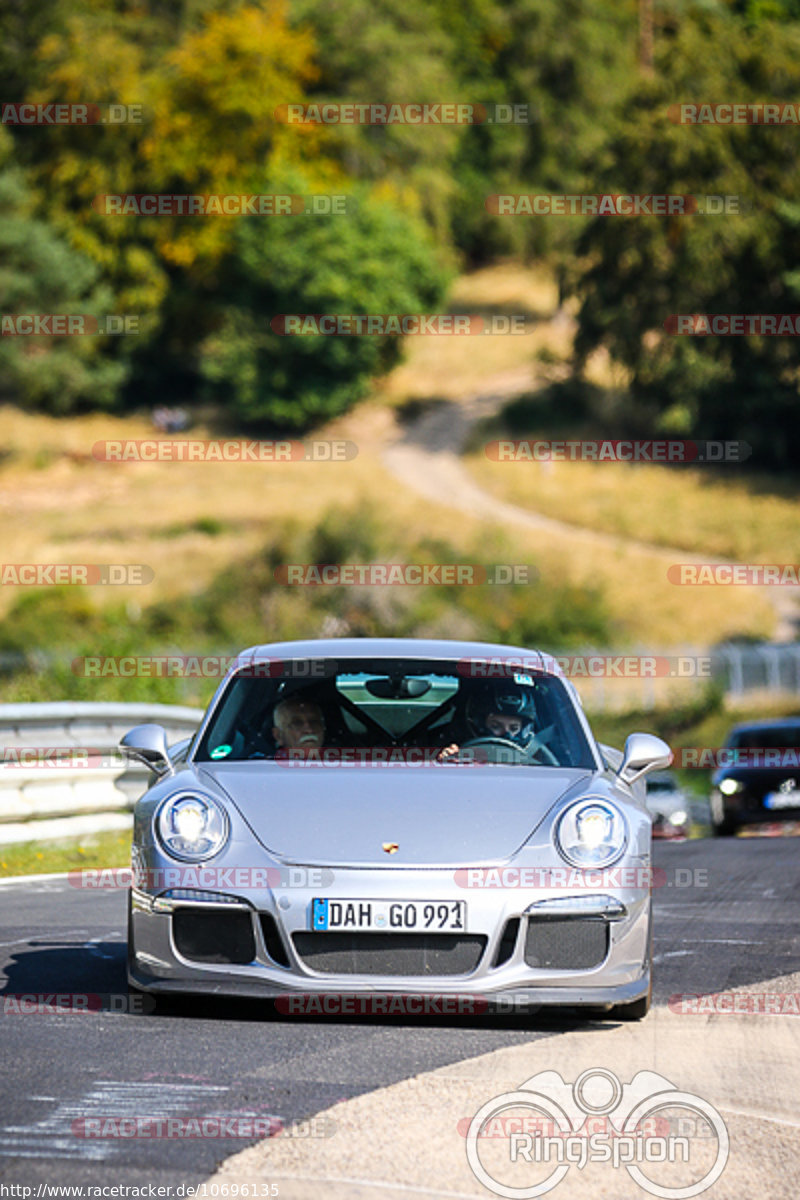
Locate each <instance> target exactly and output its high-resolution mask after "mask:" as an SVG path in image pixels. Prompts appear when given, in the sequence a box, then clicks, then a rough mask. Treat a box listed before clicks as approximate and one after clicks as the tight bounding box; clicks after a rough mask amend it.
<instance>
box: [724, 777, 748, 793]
mask: <svg viewBox="0 0 800 1200" xmlns="http://www.w3.org/2000/svg"><path fill="white" fill-rule="evenodd" d="M719 790H720V791H721V792H722V794H723V796H733V795H735V794H736V792H742V791H744V784H743V783H742V782H741V780H739V779H723V780H722V781H721V782H720V785H719Z"/></svg>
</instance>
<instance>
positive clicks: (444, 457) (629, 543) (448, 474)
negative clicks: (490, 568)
mask: <svg viewBox="0 0 800 1200" xmlns="http://www.w3.org/2000/svg"><path fill="white" fill-rule="evenodd" d="M535 386H536V380H535V378H534V376H533V372H532V370H525V371H516V372H513V373H512V372H509V373H508V374H506V375H503V376H499V377H498V378H497V380H496V383H495V386H494V387H493V388H492V389H491V390H487V391H483V392H481V393H476V394H474V395H471V396H467V397H465V399H464V400H463V401H461V402H459V403H452V402H446V403H442V404H437V405H436V406H435V407H433V408H431V409H430V410H429V411H427V412H425V413H423V414H422V415H421V416H420V417H418V418H417V419H416V420H414V421H412V422H411V423H410V424H409V425H408V426H406V427H405V429H404V430H403V432H402V434H401V435H400V436H399V437H398V438H396V439H395V440H394V441H393V442H392V443H391V444H390V445H388V446H387V447H386V449H385V450H384V451H383V456H382V457H383V461H384V463H385V464H386V466H387V468H388V469H389V471H390V472H391V473H392V474H393V475H394V476H395V478H396V479H398V480H399V481H400V482H401V483H402V484H404V486H406V487H408V488H411V489H413V490H414V491H415V492H417V493H418V494H419V495H421V496H424V497H425V498H426V499H427V500H432V501H435V502H436V503H437V504H440V505H443V506H445V507H449V508H455V509H458V510H459V511H460V512H463V513H466V514H469V515H470V516H473V517H479V518H482V519H485V520H489V521H497V522H499V523H501V524H503V525H508V524H513V525H517V526H521V527H524V528H526V529H533V530H539V531H541V532H543V533H547V534H551V535H554V536H556V537H558V538H560V539H563V540H565V541H566V542H567V543H568V544H569V545H570V546H571V547H573V548H574V549H575V551H576V552H579V551H580V548H581V546H582V545H587V544H591V545H594V546H596V547H600V548H601V549H607V550H609V551H613V552H615V553H620V552H622V553H625V554H635V555H637V556H639V557H641V556H643V555H644V556H647V557H651V558H655V559H657V560H659V561H662V562H664V563H665V564H667V565H669V564H671V563H675V562H687V563H720V562H724V561H728V560H724V559H719V558H712V557H710V556H709V555H698V554H693V553H690V552H689V551H687V550H683V549H681V548H679V547H676V546H663V545H658V544H655V543H652V542H642V541H638V540H637V539H634V538H628V537H625V536H623V535H620V534H612V533H603V532H602V531H600V530H594V529H587V528H586V527H585V526H581V525H572V524H570V523H569V522H568V521H560V520H557V519H555V518H553V517H546V516H544V515H543V514H542V513H538V512H536V511H534V510H532V509H527V508H520V507H519V505H516V504H508V503H507V502H506V501H504V500H500V499H498V497H496V496H493V495H492V494H491V492H488V491H486V490H485V489H484V488H482V487H481V486H480V485H479V484H478V483H476V481H475V480H474V479H473V477H472V476H471V475H470V473H469V471H468V469H467V468H466V466H465V465H464V463H463V462H462V460H461V457H460V455H461V452H462V450H463V447H464V445H465V444H466V441H467V438H468V436H469V433H470V431H471V429H472V427H473V426H474V425H475V424H476V423H477V422H478V421H480V420H482V419H484V418H485V417H489V416H491V415H492V414H493V413H495V412H497V411H498V410H499V409H500V408H501V407H502V406H503V405H504V404H505V403H506V402H507V401H508V400H510V399H511V398H512V397H514V396H515V395H518V394H519V393H521V392H522V391H525V390H530V389H531V388H532V387H535ZM762 590H763V591H764V593H765V595H766V596H767V597H768V599H769V601H770V603H771V605H772V607H773V610H774V612H775V617H776V627H775V630H774V633H773V638H774V640H775V641H779V642H787V641H794V640H795V638H796V637H797V636H798V627H799V626H800V604H798V600H797V598H795V597H794V596H793V594H792V589H791V588H787V587H780V586H775V587H765V588H763V589H762Z"/></svg>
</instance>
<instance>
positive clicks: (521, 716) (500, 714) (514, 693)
mask: <svg viewBox="0 0 800 1200" xmlns="http://www.w3.org/2000/svg"><path fill="white" fill-rule="evenodd" d="M465 716H466V721H467V728H468V730H469V733H470V738H469V739H468V740H471V741H477V740H479V739H483V738H502V739H503V741H506V742H512V743H513V744H514V745H515V746H518V747H519V749H520V750H523V751H526V750H527V749H528V747H529V745H530V742H531V740H532V739H533V735H534V722H535V720H536V706H535V705H534V702H533V697H532V696H531V694H530V692H529V691H527V690H526V689H525V688H522V687H520V686H519V684H515V683H512V682H510V681H509V682H505V681H503V680H498V681H497V682H495V683H492V684H488V685H487V686H486V687H485V688H482V689H481V690H480V691H479V692H477V693H473V694H472V695H471V696H470V697H469V699H468V700H467V707H466V712H465ZM459 750H460V746H458V745H457V744H456V743H455V742H451V744H450V745H449V746H445V748H444V749H443V750H442V751H441V752H440V754H439V758H440V759H447V758H450V757H452V756H453V755H454V754H457V753H458V751H459Z"/></svg>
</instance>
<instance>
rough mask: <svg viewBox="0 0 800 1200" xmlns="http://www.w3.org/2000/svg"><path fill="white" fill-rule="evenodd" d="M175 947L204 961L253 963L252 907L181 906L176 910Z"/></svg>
mask: <svg viewBox="0 0 800 1200" xmlns="http://www.w3.org/2000/svg"><path fill="white" fill-rule="evenodd" d="M172 937H173V940H174V942H175V949H176V950H177V951H178V953H179V954H180V955H182V956H183V958H188V959H191V960H192V961H193V962H201V963H236V964H239V965H242V964H244V963H250V962H252V961H253V959H254V958H255V956H256V942H255V937H254V936H253V917H252V914H251V913H250V912H249V911H246V912H245V911H243V910H242V909H237V910H235V911H232V910H226V909H224V908H223V907H222V905H220V907H219V908H218V909H211V908H202V909H201V908H177V909H176V910H175V912H174V913H173V914H172Z"/></svg>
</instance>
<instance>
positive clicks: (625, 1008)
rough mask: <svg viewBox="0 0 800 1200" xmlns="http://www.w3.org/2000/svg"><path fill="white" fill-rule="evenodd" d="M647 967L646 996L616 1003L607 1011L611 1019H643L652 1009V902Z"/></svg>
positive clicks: (651, 906)
mask: <svg viewBox="0 0 800 1200" xmlns="http://www.w3.org/2000/svg"><path fill="white" fill-rule="evenodd" d="M647 969H648V972H649V978H648V981H647V991H646V993H645V994H644V996H640V997H639V999H638V1000H631V1001H629V1003H627V1004H614V1005H612V1007H611V1009H610V1010H609V1012H608V1013H607V1018H608V1019H609V1020H611V1021H641V1019H642V1017H646V1016H647V1014H648V1013H649V1011H650V1005H651V1004H652V1002H653V905H652V901H651V903H650V934H649V937H648V940H647Z"/></svg>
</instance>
